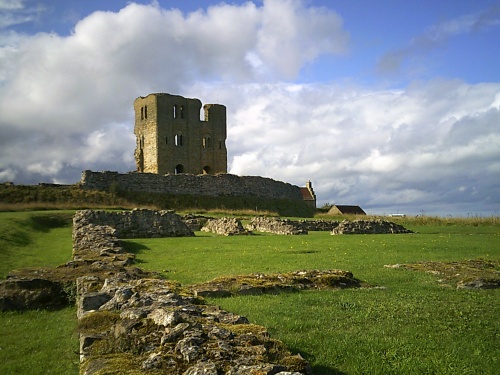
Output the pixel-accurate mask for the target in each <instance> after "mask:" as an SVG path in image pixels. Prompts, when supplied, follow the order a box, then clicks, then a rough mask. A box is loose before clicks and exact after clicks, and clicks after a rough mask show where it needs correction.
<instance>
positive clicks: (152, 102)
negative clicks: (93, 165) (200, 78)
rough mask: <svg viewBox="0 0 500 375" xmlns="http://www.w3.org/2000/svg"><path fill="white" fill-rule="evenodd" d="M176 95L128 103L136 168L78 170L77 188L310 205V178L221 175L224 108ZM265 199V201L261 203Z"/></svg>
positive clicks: (223, 169)
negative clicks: (300, 181)
mask: <svg viewBox="0 0 500 375" xmlns="http://www.w3.org/2000/svg"><path fill="white" fill-rule="evenodd" d="M203 110H204V113H205V114H204V120H203V121H202V120H200V112H201V102H200V101H199V100H198V99H188V98H184V97H182V96H179V95H171V94H165V93H156V94H149V95H147V96H145V97H142V96H141V97H138V98H137V99H136V100H135V101H134V111H135V126H134V133H135V136H136V148H135V153H134V156H135V162H136V167H137V170H136V172H132V173H127V174H120V173H117V172H110V171H103V172H92V171H88V170H87V171H83V173H82V178H81V180H80V183H79V185H80V186H81V187H82V188H83V189H93V190H102V191H110V190H120V191H122V192H135V193H144V194H147V195H151V194H153V195H154V194H159V195H170V196H179V197H180V196H194V197H213V198H214V199H212V201H214V202H215V201H216V199H215V197H228V199H229V198H234V197H245V202H247V203H246V204H247V205H251V207H252V208H253V207H256V206H259V207H261V208H265V205H266V204H268V203H269V201H270V200H287V201H289V202H294V204H295V203H297V204H298V205H299V206H300V205H306V206H308V207H309V209H315V208H316V195H315V193H314V190H313V188H312V184H311V182H310V181H308V182H307V184H306V187H302V188H300V187H298V186H295V185H291V184H289V183H285V182H281V181H275V180H273V179H270V178H265V177H260V176H235V175H232V174H228V173H227V149H226V134H227V132H226V107H225V106H223V105H220V104H205V105H204V106H203ZM266 202H267V203H266ZM298 202H301V203H298Z"/></svg>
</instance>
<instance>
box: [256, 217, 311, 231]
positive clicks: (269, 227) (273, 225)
mask: <svg viewBox="0 0 500 375" xmlns="http://www.w3.org/2000/svg"><path fill="white" fill-rule="evenodd" d="M246 228H247V229H248V230H249V231H258V232H268V233H274V234H284V235H297V234H307V230H305V229H304V228H303V227H302V225H301V224H300V223H299V222H298V221H292V220H288V219H278V218H269V217H254V218H253V219H252V220H251V221H250V223H248V225H247V226H246Z"/></svg>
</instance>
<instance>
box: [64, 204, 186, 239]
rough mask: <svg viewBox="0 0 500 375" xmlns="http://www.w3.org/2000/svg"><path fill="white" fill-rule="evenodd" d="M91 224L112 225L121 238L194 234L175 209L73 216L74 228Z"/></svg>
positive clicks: (82, 212) (84, 213) (92, 211)
mask: <svg viewBox="0 0 500 375" xmlns="http://www.w3.org/2000/svg"><path fill="white" fill-rule="evenodd" d="M89 224H94V225H101V226H104V225H106V226H110V227H112V228H114V230H115V231H116V236H117V237H119V238H150V237H186V236H194V233H193V232H192V231H191V230H190V229H189V228H188V227H187V225H186V224H185V223H184V222H183V221H182V219H181V218H180V217H179V216H178V215H177V214H176V213H175V212H173V211H154V210H139V209H134V210H132V211H125V212H114V211H94V210H83V211H78V212H77V213H76V214H75V216H74V217H73V230H74V231H75V230H78V228H79V227H82V226H86V225H89Z"/></svg>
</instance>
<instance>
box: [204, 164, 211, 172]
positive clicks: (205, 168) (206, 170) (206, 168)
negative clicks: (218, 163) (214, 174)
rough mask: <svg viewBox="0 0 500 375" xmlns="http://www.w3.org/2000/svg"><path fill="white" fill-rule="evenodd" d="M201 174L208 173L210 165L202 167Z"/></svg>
mask: <svg viewBox="0 0 500 375" xmlns="http://www.w3.org/2000/svg"><path fill="white" fill-rule="evenodd" d="M203 174H210V167H209V166H208V165H206V166H205V167H203Z"/></svg>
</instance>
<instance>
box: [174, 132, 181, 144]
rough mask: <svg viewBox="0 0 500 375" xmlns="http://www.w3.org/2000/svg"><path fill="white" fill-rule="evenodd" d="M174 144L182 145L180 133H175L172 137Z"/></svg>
mask: <svg viewBox="0 0 500 375" xmlns="http://www.w3.org/2000/svg"><path fill="white" fill-rule="evenodd" d="M174 145H176V146H182V134H176V135H175V137H174Z"/></svg>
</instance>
